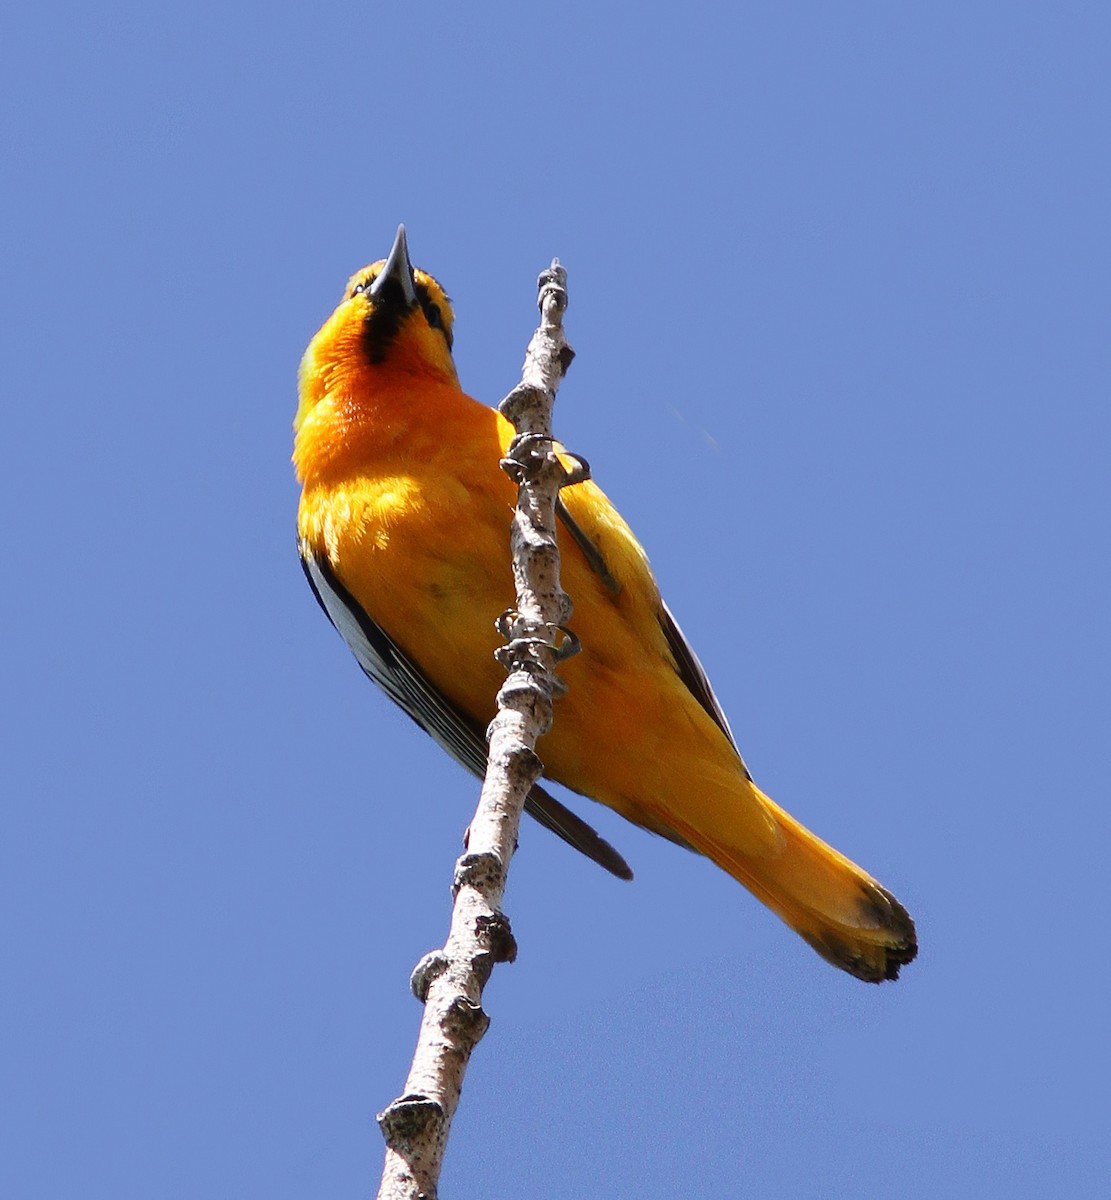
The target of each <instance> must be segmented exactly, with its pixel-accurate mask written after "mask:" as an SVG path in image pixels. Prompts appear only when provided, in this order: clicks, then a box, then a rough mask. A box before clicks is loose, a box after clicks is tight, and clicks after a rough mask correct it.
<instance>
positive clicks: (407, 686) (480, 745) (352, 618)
mask: <svg viewBox="0 0 1111 1200" xmlns="http://www.w3.org/2000/svg"><path fill="white" fill-rule="evenodd" d="M301 565H302V567H304V570H305V577H306V578H307V579H308V581H309V586H310V587H311V588H312V591H313V595H314V596H315V597H316V599H317V602H318V603H319V605H320V607H321V608H322V609H323V610H324V612H325V614H326V615H327V617H328V619H329V620H330V621H331V622H332V624H333V625H334V626H335V627H336V629H337V630H338V631H339V633H340V635H341V636H342V638H343V640H344V641H345V642H346V643H347V645H348V646H349V648H350V649H351V652H352V653H353V654H354V655H355V657H356V658H357V659H358V660H359V665H360V666H361V667H362V668H363V670H364V671H365V672H366V673H367V675H369V676H370V678H371V679H373V680H374V682H375V683H376V684H378V686H379V687H380V688H381V689H382V690H383V691H384V692H385V693H386V695H387V696H389V698H390V699H391V700H393V701H394V703H395V704H397V705H398V706H399V707H400V708H401V709H403V710H404V711H405V712H406V713H408V714H409V716H410V717H412V719H413V720H414V721H415V722H416V723H417V724H418V725H419V726H420V727H421V729H423V730H424V731H425V732H426V733H427V734H429V736H430V737H432V738H434V739H435V740H436V741H437V742H438V743H439V744H440V745H441V746H442V747H443V748H444V749H445V750H446V751H447V752H448V753H449V754H450V755H451V756H452V758H454V759H455V761H456V762H458V763H460V764H461V765H462V766H464V767H466V769H467V770H468V771H470V772H471V773H472V774H474V775H477V776H478V777H479V778H480V779H481V778H482V776H483V775H484V774H485V773H486V739H485V736H484V732H483V730H481V729H480V728H478V727H477V725H476V724H475V722H473V721H471V720H470V719H469V718H468V717H466V716H464V714H463V713H461V712H460V711H459V710H458V709H457V708H455V707H454V706H453V705H452V704H450V703H449V702H448V701H447V699H446V698H445V697H444V696H443V694H442V693H441V692H440V691H439V690H438V689H437V688H436V687H434V686H433V684H432V683H431V682H430V681H429V680H428V679H427V677H426V676H425V675H424V673H423V672H422V671H421V670H420V668H419V667H418V666H417V665H416V664H415V663H414V662H413V661H412V659H410V658H409V656H408V655H407V654H405V652H404V651H403V650H401V648H400V647H399V646H398V645H397V644H396V642H394V641H393V639H392V638H391V637H390V636H389V635H388V634H387V633H386V632H385V630H383V629H382V628H381V627H380V626H378V625H376V624H375V623H374V622H373V621H372V620H371V619H370V617H368V616H367V614H366V613H365V612H364V611H363V609H362V606H361V605H360V604H359V602H358V601H357V600H356V599H355V597H354V596H352V595H351V593H350V592H349V591H348V590H347V589H346V588H345V587H344V586H343V584H342V583H340V581H339V580H338V579H337V578H336V576H335V573H334V572H333V571H332V569H331V567H330V566H329V565H328V564H327V562H325V561H324V560H322V559H320V558H319V557H317V556H316V555H315V554H313V553H312V551H311V550H309V549H308V548H307V547H305V546H304V545H302V546H301ZM525 811H526V812H528V813H529V814H530V815H531V816H533V817H534V818H535V819H536V820H537V821H539V822H540V824H541V825H544V826H545V827H546V828H548V829H550V830H551V831H552V832H553V833H555V834H557V835H558V836H559V837H561V838H563V840H564V841H565V842H567V843H568V844H569V845H571V846H573V847H574V848H575V849H576V850H580V851H582V853H583V854H585V855H586V856H587V857H588V858H591V859H593V860H594V861H595V862H596V863H598V864H599V866H602V867H605V869H606V870H607V871H609V872H611V873H612V874H614V875H616V876H617V877H618V878H619V879H632V877H633V873H632V871H631V870H630V869H629V864H628V863H627V862H626V861H625V860H624V859H623V858H622V857H621V855H620V854H619V853H618V852H617V851H616V850H615V849H614V848H613V847H612V846H611V845H610V844H609V842H607V841H606V840H605V839H604V838H603V837H601V836H600V835H599V834H598V833H597V832H595V830H593V829H592V828H591V827H590V826H589V825H588V824H587V823H586V822H585V821H584V820H582V818H581V817H577V816H576V815H575V814H574V813H573V812H571V810H570V809H569V808H566V807H564V805H562V804H560V802H559V801H558V800H556V799H555V797H554V796H551V795H549V794H548V793H547V792H546V791H544V789H543V788H541V787H538V786H537V787H534V788H533V789H532V791H531V792H529V795H528V799H527V800H526V801H525Z"/></svg>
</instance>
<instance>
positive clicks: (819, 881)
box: [293, 229, 917, 982]
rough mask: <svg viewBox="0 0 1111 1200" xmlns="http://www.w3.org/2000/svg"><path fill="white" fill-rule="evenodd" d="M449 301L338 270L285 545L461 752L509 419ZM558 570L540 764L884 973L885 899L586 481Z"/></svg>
mask: <svg viewBox="0 0 1111 1200" xmlns="http://www.w3.org/2000/svg"><path fill="white" fill-rule="evenodd" d="M452 321H453V314H452V310H451V306H450V304H449V303H448V299H447V296H446V295H445V294H444V291H443V289H442V288H441V287H440V285H439V284H438V283H437V282H436V281H435V280H434V279H433V278H432V277H431V276H430V275H427V274H425V273H424V272H423V271H417V270H414V269H413V267H412V265H411V264H410V262H409V255H408V250H407V248H406V242H405V232H404V229H400V230H399V231H398V235H397V240H396V241H395V242H394V246H393V249H392V251H391V252H390V256H389V258H388V259H386V260H384V261H382V262H377V263H374V264H373V265H372V266H369V267H366V268H364V269H363V270H361V271H358V272H356V273H355V274H354V275H353V276H352V277H351V280H350V282H349V283H348V285H347V290H346V291H345V292H344V295H343V299H342V300H341V301H340V304H339V307H338V308H337V309H336V310H335V312H334V313H333V314H332V315H331V317H329V318H328V320H327V321H326V322H325V323H324V325H323V327H322V328H321V330H320V331H319V333H317V335H316V336H315V337H314V338H313V339H312V342H311V343H310V345H309V348H308V350H307V351H306V353H305V356H304V360H303V361H302V363H301V372H300V404H299V407H298V410H297V418H296V421H295V423H294V428H295V431H296V441H295V449H294V456H293V457H294V462H295V464H296V468H297V474H298V477H299V478H300V480H301V482H302V484H303V485H304V490H303V493H302V496H301V504H300V509H299V514H298V530H299V534H300V550H301V558H302V562H303V564H304V568H305V572H306V574H307V576H308V579H309V582H310V584H311V585H312V588H313V591H314V592H315V594H316V597H317V599H318V600H319V601H320V604H321V606H322V607H323V609H324V611H325V612H326V613H327V615H328V617H329V618H330V619H331V621H332V623H333V624H334V625H335V626H336V628H337V629H338V630H339V632H340V633H341V634H342V635H343V637H344V639H345V640H346V641H347V644H348V645H349V646H350V648H351V649H352V651H353V652H354V654H355V656H356V658H357V659H358V660H359V662H360V664H361V665H362V667H363V670H364V671H365V672H366V673H367V674H368V675H369V676H370V677H371V678H372V679H373V680H374V681H375V682H376V683H378V684H379V685H380V686H381V687H382V688H383V689H384V690H385V691H386V693H387V694H388V695H389V696H390V697H391V698H392V699H393V700H395V701H396V702H397V703H398V704H399V705H400V706H401V707H402V708H403V709H405V711H406V712H407V713H408V714H409V715H410V716H411V717H412V718H413V719H414V720H415V721H416V722H417V723H418V724H419V725H420V726H421V727H422V728H424V729H425V730H427V731H428V733H430V734H431V735H432V737H434V738H435V739H436V741H438V742H439V743H440V744H441V745H442V746H443V747H444V748H445V749H446V750H447V751H448V752H449V753H450V754H452V755H453V756H454V757H455V758H456V759H457V760H458V761H459V762H460V763H462V764H463V765H464V766H465V767H467V768H468V769H470V770H471V771H473V772H475V773H477V774H481V773H482V771H483V769H484V765H485V743H484V737H483V733H484V730H485V728H486V725H487V724H488V722H489V721H490V719H491V718H492V717H493V714H494V696H495V694H496V692H497V690H498V687H499V685H500V683H501V681H502V679H503V677H504V676H503V673H502V671H501V668H500V667H499V666H498V665H497V663H496V662H495V661H494V655H493V652H494V649H495V648H496V646H497V645H498V641H499V639H498V636H497V634H496V632H495V630H494V620H495V618H496V617H497V616H498V614H499V613H501V612H502V611H503V610H505V609H506V608H507V607H509V605H510V604H511V603H512V601H513V589H512V577H511V574H510V568H509V556H508V528H509V521H510V515H511V510H512V507H513V504H514V502H515V498H516V489H515V487H514V485H513V484H512V483H510V481H509V480H508V479H507V477H506V476H505V474H504V473H503V472H502V471H501V469H500V467H499V465H498V463H499V459H500V458H501V457H502V456H503V454H504V452H505V450H506V448H507V446H508V443H509V441H510V438H511V437H512V436H513V429H512V427H511V426H510V425H509V423H508V422H507V421H505V420H504V419H503V418H502V417H501V416H500V415H499V414H498V413H497V412H495V411H494V410H493V409H490V408H488V407H486V406H485V405H483V404H480V403H479V402H478V401H476V400H473V399H471V397H469V396H467V395H466V394H465V393H464V392H463V391H462V390H461V388H460V386H459V381H458V378H457V376H456V373H455V365H454V363H453V361H452V356H451V346H452ZM561 504H562V508H561V516H562V517H563V524H564V526H565V529H566V531H567V532H568V533H569V534H570V536H569V537H567V538H565V539H563V541H564V544H563V547H562V550H563V581H564V584H565V586H566V588H567V590H568V592H569V593H570V595H571V597H572V600H573V602H574V617H573V620H572V624H573V627H574V630H575V632H576V633H577V634H578V636H579V637H580V638H581V640H582V646H583V650H582V653H581V654H580V655H578V656H577V657H576V658H572V659H570V660H569V661H568V662H567V663H566V664H565V665H564V667H563V674H564V677H565V679H566V681H567V684H568V692H567V694H566V696H564V697H563V698H562V699H561V700H560V701H559V703H558V704H557V706H556V713H555V721H554V725H553V727H552V731H551V733H549V734H548V735H546V736H545V738H544V739H543V740H542V742H541V745H540V747H539V750H540V754H541V757H542V758H543V760H544V764H545V775H546V776H547V777H548V778H550V779H553V780H557V781H558V782H560V783H562V784H565V785H566V786H567V787H569V788H571V789H572V790H573V791H575V792H580V793H582V794H583V795H584V796H589V797H591V798H593V799H594V800H598V801H601V803H603V804H607V805H609V806H610V808H613V809H616V810H617V812H619V813H621V815H622V816H624V817H627V818H628V819H629V820H630V821H633V822H635V823H636V824H637V825H641V826H644V827H645V828H647V829H650V830H652V831H653V832H654V833H658V834H662V835H663V836H664V837H666V838H670V839H671V840H672V841H674V842H677V843H679V844H680V845H683V846H687V847H691V848H693V849H695V850H697V851H700V852H701V853H702V854H705V855H706V856H707V857H709V858H711V859H713V861H714V862H716V863H717V864H718V865H719V866H720V867H722V868H724V869H725V870H726V871H728V872H729V874H730V875H732V876H734V878H736V879H738V880H739V881H740V882H741V883H742V884H744V885H745V887H747V888H748V889H749V890H750V891H752V892H753V893H754V894H755V895H756V896H757V897H758V898H759V899H760V900H762V901H763V902H764V903H765V904H766V905H767V906H768V907H769V908H770V909H772V911H773V912H775V913H777V914H778V915H779V916H780V917H781V918H782V919H783V920H784V921H786V923H787V924H788V925H790V926H791V928H792V929H794V930H796V931H797V932H798V933H799V934H801V936H802V937H804V938H805V939H806V941H808V942H809V943H810V945H811V946H813V947H814V949H815V950H817V951H818V953H819V954H821V955H822V956H823V957H824V958H826V959H828V960H829V961H830V962H831V963H834V964H835V965H836V966H838V967H841V968H843V969H844V970H846V971H848V972H850V973H851V974H853V975H855V976H856V977H857V978H858V979H864V980H868V981H871V982H879V981H880V980H883V979H894V978H896V976H897V975H898V973H899V968H900V967H901V966H902V965H903V964H904V963H907V962H910V960H911V959H912V958H913V957H914V955H915V952H916V948H917V947H916V942H915V932H914V924H913V922H912V921H911V919H910V917H909V916H908V914H907V912H906V910H905V909H904V908H903V906H902V905H901V904H899V902H898V901H897V900H896V899H895V898H894V896H892V895H891V893H890V892H888V891H886V890H885V889H884V888H882V887H881V886H880V885H879V884H878V883H877V882H876V881H875V880H874V879H873V878H872V877H871V876H870V875H868V874H866V873H865V872H864V871H862V870H861V869H860V868H859V867H857V866H856V865H855V864H853V863H852V862H850V861H849V860H848V859H847V858H845V857H844V856H843V855H841V854H839V853H838V852H837V851H836V850H833V849H832V848H831V847H829V846H827V845H826V844H825V843H824V842H822V841H820V840H819V839H818V838H817V837H815V836H814V835H813V834H812V833H810V832H809V831H808V830H806V829H805V828H803V826H802V825H800V824H799V823H798V822H797V821H795V820H794V819H793V818H792V817H791V816H789V815H788V814H787V813H785V812H784V811H783V809H781V808H780V807H779V806H778V805H776V804H775V803H774V802H773V801H772V800H771V799H769V798H768V797H767V796H766V795H764V793H763V792H762V791H760V789H759V788H758V787H757V786H756V785H755V783H754V782H753V780H752V776H751V775H750V774H749V772H748V770H747V768H746V767H745V764H744V762H743V761H742V760H741V756H740V753H739V751H738V750H737V746H736V743H735V742H734V740H733V735H732V733H731V731H730V729H729V724H728V722H727V721H726V719H725V714H724V713H723V712H722V710H721V707H720V705H719V704H718V702H717V700H716V698H715V697H714V694H713V691H712V690H711V688H710V685H709V682H708V680H707V679H706V676H705V674H704V672H703V670H702V667H701V665H700V664H699V662H698V659H697V658H696V657H695V655H694V652H693V651H692V650H691V649H690V647H689V646H688V644H687V642H686V640H685V639H684V637H683V635H682V633H681V632H680V630H679V627H678V625H677V624H676V623H675V620H674V618H673V617H672V615H671V613H670V612H669V611H668V609H667V607H666V606H665V605H664V603H663V601H662V600H661V598H660V594H659V592H658V590H657V588H656V583H655V580H654V579H653V577H652V573H651V570H650V569H649V565H648V560H647V558H646V556H645V553H644V551H643V550H642V549H641V547H640V544H639V543H638V542H637V540H636V538H635V537H634V536H633V534H632V532H631V530H630V529H629V527H628V526H627V525H626V524H625V522H624V521H623V520H622V519H621V517H620V515H619V514H618V513H617V511H616V510H615V509H614V507H613V505H612V504H611V503H610V502H609V500H608V499H607V498H606V497H605V495H604V494H603V493H602V492H601V491H600V489H599V488H598V487H597V486H596V485H595V484H594V483H592V482H585V483H579V484H576V485H573V486H571V487H568V488H566V489H564V492H563V495H562V502H561ZM528 809H529V811H530V812H531V813H532V814H533V816H535V817H537V818H538V819H539V820H540V821H541V822H543V823H544V824H545V825H547V826H548V827H549V828H550V829H552V830H554V831H555V832H556V833H558V834H559V835H560V836H561V837H563V838H564V839H565V840H566V841H568V842H569V843H570V844H571V845H573V846H575V847H577V848H578V849H580V850H582V851H583V852H584V853H586V854H588V855H590V856H591V857H592V858H594V859H596V860H597V861H598V862H600V863H601V864H602V865H603V866H605V867H607V868H608V869H609V870H611V871H613V872H614V873H615V874H617V875H621V876H624V877H629V876H630V875H631V872H630V871H629V869H628V867H627V866H626V865H625V862H624V860H623V859H622V858H621V856H620V855H619V854H618V853H617V852H616V851H615V850H614V849H613V848H612V847H611V846H610V845H609V844H608V843H607V842H605V841H603V840H602V839H601V838H600V837H599V836H598V835H597V834H596V833H595V832H594V831H593V830H592V829H591V828H590V827H589V826H588V825H587V824H586V823H585V822H583V821H582V820H580V819H579V818H578V817H576V816H575V815H574V814H573V813H571V812H570V811H569V810H567V809H566V808H565V807H564V806H563V805H561V804H559V803H558V802H557V801H555V800H554V799H553V798H552V797H551V796H549V795H548V794H547V793H545V792H544V791H543V790H542V789H540V788H536V789H534V790H533V793H532V794H531V796H530V798H529V804H528Z"/></svg>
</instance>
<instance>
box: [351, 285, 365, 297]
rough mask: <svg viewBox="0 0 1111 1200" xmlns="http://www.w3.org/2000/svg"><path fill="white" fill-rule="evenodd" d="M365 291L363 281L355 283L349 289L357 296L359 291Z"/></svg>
mask: <svg viewBox="0 0 1111 1200" xmlns="http://www.w3.org/2000/svg"><path fill="white" fill-rule="evenodd" d="M365 291H366V284H365V283H357V284H355V286H354V287H353V288H352V289H351V295H352V296H357V295H358V294H359V293H360V292H365Z"/></svg>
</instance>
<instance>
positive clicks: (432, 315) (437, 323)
mask: <svg viewBox="0 0 1111 1200" xmlns="http://www.w3.org/2000/svg"><path fill="white" fill-rule="evenodd" d="M424 315H425V318H426V319H427V321H428V324H429V325H430V326H431V327H432V328H433V329H442V328H443V327H444V319H443V317H441V316H440V310H439V308H437V307H436V305H435V304H429V305H428V306H427V307H426V308H425V310H424Z"/></svg>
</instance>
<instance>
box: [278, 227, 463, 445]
mask: <svg viewBox="0 0 1111 1200" xmlns="http://www.w3.org/2000/svg"><path fill="white" fill-rule="evenodd" d="M454 320H455V314H454V313H453V312H452V310H451V302H450V301H449V300H448V297H447V293H446V292H445V291H444V289H443V288H442V287H441V286H440V285H439V284H438V283H437V282H436V280H435V279H433V278H432V276H431V275H428V274H426V273H425V272H424V271H418V270H417V269H415V268H414V266H413V264H412V263H411V262H410V261H409V247H408V244H407V242H406V239H405V226H404V225H399V226H398V230H397V237H396V238H395V239H394V243H393V249H392V250H391V251H390V254H389V257H388V258H384V259H381V260H380V261H379V262H376V263H371V265H370V266H369V267H363V269H362V270H361V271H356V272H355V274H354V275H352V276H351V278H350V279H349V280H348V282H347V287H346V289H345V290H344V293H343V299H342V300H341V301H340V302H339V305H338V307H337V308H336V310H335V312H333V313H332V315H331V316H330V317H329V318H328V320H327V321H325V322H324V324H323V326H322V327H321V329H320V332H319V333H317V335H316V336H315V337H314V338H313V340H312V341H311V342H310V343H309V348H308V349H307V350H306V351H305V357H304V359H303V360H302V362H301V402H300V405H299V407H298V410H297V419H296V420H295V421H294V428H295V429H298V428H300V425H301V422H302V421H303V420H304V418H305V417H306V416H307V415H308V413H309V412H310V411H311V409H312V408H313V407H314V406H315V405H316V403H317V401H318V400H320V399H321V397H322V396H323V395H324V394H325V393H327V392H328V391H329V390H331V389H332V388H333V387H334V386H335V385H336V384H337V383H342V381H343V380H344V379H345V378H349V377H351V376H352V375H356V374H357V375H362V374H363V373H364V372H370V373H371V374H373V373H374V372H406V373H409V374H413V375H418V376H425V377H431V378H436V379H440V380H444V381H448V382H452V383H454V382H456V380H457V376H456V374H455V363H454V361H453V360H452V357H451V343H452V325H453V323H454Z"/></svg>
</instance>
